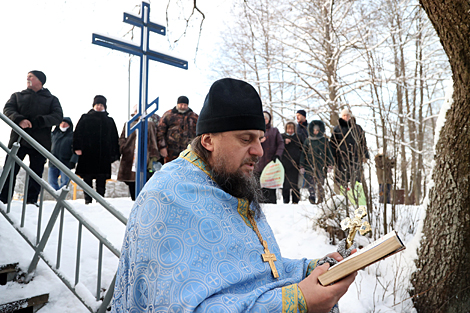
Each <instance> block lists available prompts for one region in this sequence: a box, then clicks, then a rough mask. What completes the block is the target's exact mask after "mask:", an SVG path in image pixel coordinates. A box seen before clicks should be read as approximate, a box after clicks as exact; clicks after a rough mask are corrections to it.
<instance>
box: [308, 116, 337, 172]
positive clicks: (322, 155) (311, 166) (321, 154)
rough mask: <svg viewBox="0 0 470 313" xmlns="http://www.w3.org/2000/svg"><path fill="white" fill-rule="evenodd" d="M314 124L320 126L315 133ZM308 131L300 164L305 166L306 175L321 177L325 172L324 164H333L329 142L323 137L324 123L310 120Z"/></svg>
mask: <svg viewBox="0 0 470 313" xmlns="http://www.w3.org/2000/svg"><path fill="white" fill-rule="evenodd" d="M316 125H317V126H319V128H320V132H319V133H318V134H317V135H315V133H314V131H313V128H314V127H315V126H316ZM308 133H309V136H308V138H307V139H306V140H305V142H304V144H303V148H302V156H301V158H300V165H301V166H302V167H303V168H305V173H306V174H307V175H310V176H313V175H315V177H318V178H323V177H325V176H326V173H327V171H326V166H330V165H333V164H334V160H333V155H332V153H331V150H330V144H329V143H328V138H326V137H325V123H323V122H322V121H320V120H314V121H312V122H310V124H309V125H308Z"/></svg>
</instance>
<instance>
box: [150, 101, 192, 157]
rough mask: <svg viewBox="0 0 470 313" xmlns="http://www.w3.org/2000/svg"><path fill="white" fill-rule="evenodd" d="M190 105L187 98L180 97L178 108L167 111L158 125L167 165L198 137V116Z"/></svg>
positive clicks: (159, 144)
mask: <svg viewBox="0 0 470 313" xmlns="http://www.w3.org/2000/svg"><path fill="white" fill-rule="evenodd" d="M188 104H189V100H188V98H187V97H185V96H181V97H179V98H178V101H177V104H176V106H175V107H174V108H173V109H171V110H168V111H166V112H165V113H164V114H163V116H162V118H161V119H160V122H159V123H158V132H157V140H158V146H159V147H160V154H161V155H162V157H164V158H165V163H168V162H170V161H173V160H174V159H176V158H177V157H178V156H179V154H180V152H181V151H183V150H185V149H186V147H187V146H188V144H189V143H190V142H191V140H193V138H194V137H196V123H197V119H198V115H197V114H196V113H194V112H193V110H191V109H190V108H189V107H188Z"/></svg>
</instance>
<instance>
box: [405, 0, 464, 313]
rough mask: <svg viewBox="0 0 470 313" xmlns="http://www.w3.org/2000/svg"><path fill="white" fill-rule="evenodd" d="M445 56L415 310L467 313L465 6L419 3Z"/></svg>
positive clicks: (457, 0) (447, 1)
mask: <svg viewBox="0 0 470 313" xmlns="http://www.w3.org/2000/svg"><path fill="white" fill-rule="evenodd" d="M420 3H421V5H422V6H423V8H424V10H425V11H426V13H427V14H428V16H429V18H430V20H431V22H432V23H433V25H434V27H435V29H436V31H437V34H438V35H439V38H440V39H441V43H442V45H443V47H444V50H445V51H446V53H447V56H448V57H449V62H450V65H451V68H452V73H453V81H454V94H453V100H454V102H453V104H452V107H451V108H450V109H449V110H448V112H447V116H446V122H445V125H444V127H443V129H442V130H441V134H440V138H439V141H438V143H437V146H436V156H435V166H434V172H433V180H434V188H433V189H432V190H431V191H430V194H429V205H428V207H427V214H426V218H425V220H424V226H423V237H422V238H423V239H422V241H421V246H420V249H419V256H418V260H416V265H417V271H416V272H415V273H414V274H413V275H412V284H413V286H414V290H413V294H414V295H415V297H414V298H413V301H414V304H415V307H416V309H417V310H418V312H469V311H470V267H469V265H468V263H469V260H470V258H469V255H470V193H469V190H470V179H469V178H470V149H469V147H470V110H469V108H470V94H469V92H470V49H469V47H470V16H469V14H468V12H470V3H469V2H468V0H420Z"/></svg>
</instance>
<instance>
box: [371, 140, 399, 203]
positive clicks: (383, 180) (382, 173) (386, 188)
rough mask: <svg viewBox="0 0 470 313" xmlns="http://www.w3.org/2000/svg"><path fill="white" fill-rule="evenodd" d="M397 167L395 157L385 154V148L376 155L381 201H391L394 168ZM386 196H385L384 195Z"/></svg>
mask: <svg viewBox="0 0 470 313" xmlns="http://www.w3.org/2000/svg"><path fill="white" fill-rule="evenodd" d="M393 167H395V159H393V158H389V157H388V156H386V155H384V153H383V148H380V149H379V153H378V154H377V155H376V156H375V168H376V170H377V180H378V181H379V202H380V203H384V200H385V201H386V203H390V193H391V191H392V184H393V177H392V168H393ZM384 196H385V197H384Z"/></svg>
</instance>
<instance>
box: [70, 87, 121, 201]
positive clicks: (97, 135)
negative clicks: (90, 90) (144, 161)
mask: <svg viewBox="0 0 470 313" xmlns="http://www.w3.org/2000/svg"><path fill="white" fill-rule="evenodd" d="M106 102H107V101H106V98H105V97H103V96H96V97H95V98H94V100H93V109H91V110H90V111H88V113H86V114H83V115H82V116H81V117H80V120H79V121H78V123H77V128H76V129H75V133H74V135H73V149H74V150H75V153H76V154H77V155H78V156H79V159H78V164H77V169H76V170H75V173H76V174H77V175H80V177H81V178H82V179H83V180H84V181H85V182H86V183H87V184H88V185H89V186H90V187H92V186H93V179H96V191H97V192H98V193H99V194H100V195H101V196H103V197H104V194H105V192H106V180H107V179H109V178H111V163H113V162H114V161H116V160H119V156H120V155H119V142H118V141H119V137H118V132H117V129H116V124H115V123H114V120H113V119H112V118H111V117H109V114H108V112H106V109H107V105H106ZM91 201H92V198H91V196H90V195H89V194H87V193H86V192H85V204H89V203H91Z"/></svg>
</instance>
